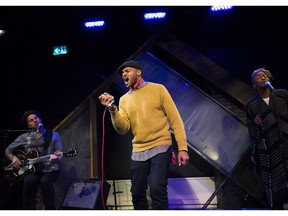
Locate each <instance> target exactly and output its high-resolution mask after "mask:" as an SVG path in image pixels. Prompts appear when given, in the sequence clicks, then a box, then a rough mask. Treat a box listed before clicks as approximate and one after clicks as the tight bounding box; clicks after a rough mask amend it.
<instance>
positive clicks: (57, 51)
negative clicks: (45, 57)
mask: <svg viewBox="0 0 288 216" xmlns="http://www.w3.org/2000/svg"><path fill="white" fill-rule="evenodd" d="M67 53H68V47H67V46H54V47H53V56H56V55H65V54H67Z"/></svg>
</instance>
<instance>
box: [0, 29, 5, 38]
mask: <svg viewBox="0 0 288 216" xmlns="http://www.w3.org/2000/svg"><path fill="white" fill-rule="evenodd" d="M4 34H5V30H1V29H0V37H1V36H3V35H4Z"/></svg>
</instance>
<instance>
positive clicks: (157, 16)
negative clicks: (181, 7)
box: [144, 12, 166, 20]
mask: <svg viewBox="0 0 288 216" xmlns="http://www.w3.org/2000/svg"><path fill="white" fill-rule="evenodd" d="M165 17H166V13H165V12H156V13H145V14H144V19H145V20H151V19H164V18H165Z"/></svg>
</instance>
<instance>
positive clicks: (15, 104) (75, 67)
mask: <svg viewBox="0 0 288 216" xmlns="http://www.w3.org/2000/svg"><path fill="white" fill-rule="evenodd" d="M160 9H161V10H164V11H166V12H167V16H168V19H167V20H166V21H162V22H158V23H151V22H150V23H147V22H144V21H143V13H144V12H148V11H149V10H154V11H158V10H160ZM209 9H210V8H209V7H208V6H203V7H202V6H165V7H164V6H157V7H155V6H153V7H152V6H151V7H149V6H145V7H144V6H143V7H142V6H0V29H5V30H6V33H5V34H4V35H3V36H2V37H0V59H1V76H2V78H1V87H0V94H1V99H2V105H1V111H2V114H3V115H4V118H2V121H1V124H0V130H1V129H3V130H5V129H18V128H21V127H22V126H21V125H20V117H21V114H22V113H23V112H24V111H25V110H26V109H30V108H34V109H38V110H40V111H41V112H42V114H44V116H45V121H46V122H47V124H49V125H50V126H55V124H57V123H59V121H60V120H62V119H63V118H64V117H65V116H66V115H67V114H68V113H69V112H71V111H72V110H73V109H74V108H75V107H76V106H77V105H79V103H80V102H82V100H83V99H85V98H86V97H87V96H88V95H89V94H90V93H91V92H92V91H93V90H94V89H95V88H96V87H97V86H98V85H99V84H100V83H101V82H103V80H104V79H105V77H108V76H109V75H110V74H111V73H112V72H113V71H115V70H116V68H117V67H118V66H119V64H121V63H122V62H123V61H125V60H126V59H127V58H129V57H130V55H131V54H133V53H134V52H135V51H136V49H138V48H139V46H142V45H143V43H145V42H146V41H147V40H148V39H149V38H150V37H151V36H152V35H153V34H154V33H156V32H157V31H158V30H159V29H160V28H161V27H163V26H164V25H165V24H166V23H165V22H168V23H170V25H169V27H168V28H169V30H170V31H172V32H174V33H175V34H177V36H178V37H180V38H182V39H183V40H185V41H186V42H187V43H189V44H191V45H192V46H193V47H194V48H196V49H198V50H199V51H201V52H202V53H203V54H205V55H207V56H208V57H209V58H211V59H212V60H214V61H215V62H217V63H218V64H219V65H221V66H222V67H224V68H225V69H227V70H228V71H229V72H231V73H233V74H235V76H237V77H238V78H239V79H242V80H243V81H244V82H247V83H248V84H249V76H250V74H251V72H252V70H253V69H255V68H257V67H263V66H265V67H267V68H268V69H270V70H271V72H272V73H273V75H274V77H276V78H278V81H277V80H275V84H277V85H278V86H279V87H283V88H286V86H285V85H286V82H285V80H284V77H285V74H283V71H284V72H286V50H287V45H288V43H287V38H288V37H287V36H288V35H287V33H288V31H287V26H288V25H287V24H288V16H287V14H288V13H287V12H288V8H287V7H285V6H284V7H280V6H269V7H268V6H265V7H264V6H262V7H261V6H257V7H256V6H255V7H252V6H241V7H234V8H233V10H231V11H228V12H224V13H222V14H220V13H215V14H212V13H211V12H210V10H209ZM93 19H104V20H106V28H104V29H102V30H87V29H85V28H84V26H83V22H84V21H89V20H93ZM64 44H67V45H68V48H69V55H67V56H52V48H53V46H55V45H64ZM275 74H276V75H275Z"/></svg>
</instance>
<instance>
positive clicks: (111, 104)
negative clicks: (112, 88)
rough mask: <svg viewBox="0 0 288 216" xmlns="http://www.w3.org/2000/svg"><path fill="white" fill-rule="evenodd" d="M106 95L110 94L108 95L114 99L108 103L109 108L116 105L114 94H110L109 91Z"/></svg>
mask: <svg viewBox="0 0 288 216" xmlns="http://www.w3.org/2000/svg"><path fill="white" fill-rule="evenodd" d="M104 95H108V96H111V97H112V100H111V101H110V103H109V104H108V105H107V108H110V107H112V106H113V105H114V103H115V100H114V97H113V95H111V94H109V93H108V92H105V93H104Z"/></svg>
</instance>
